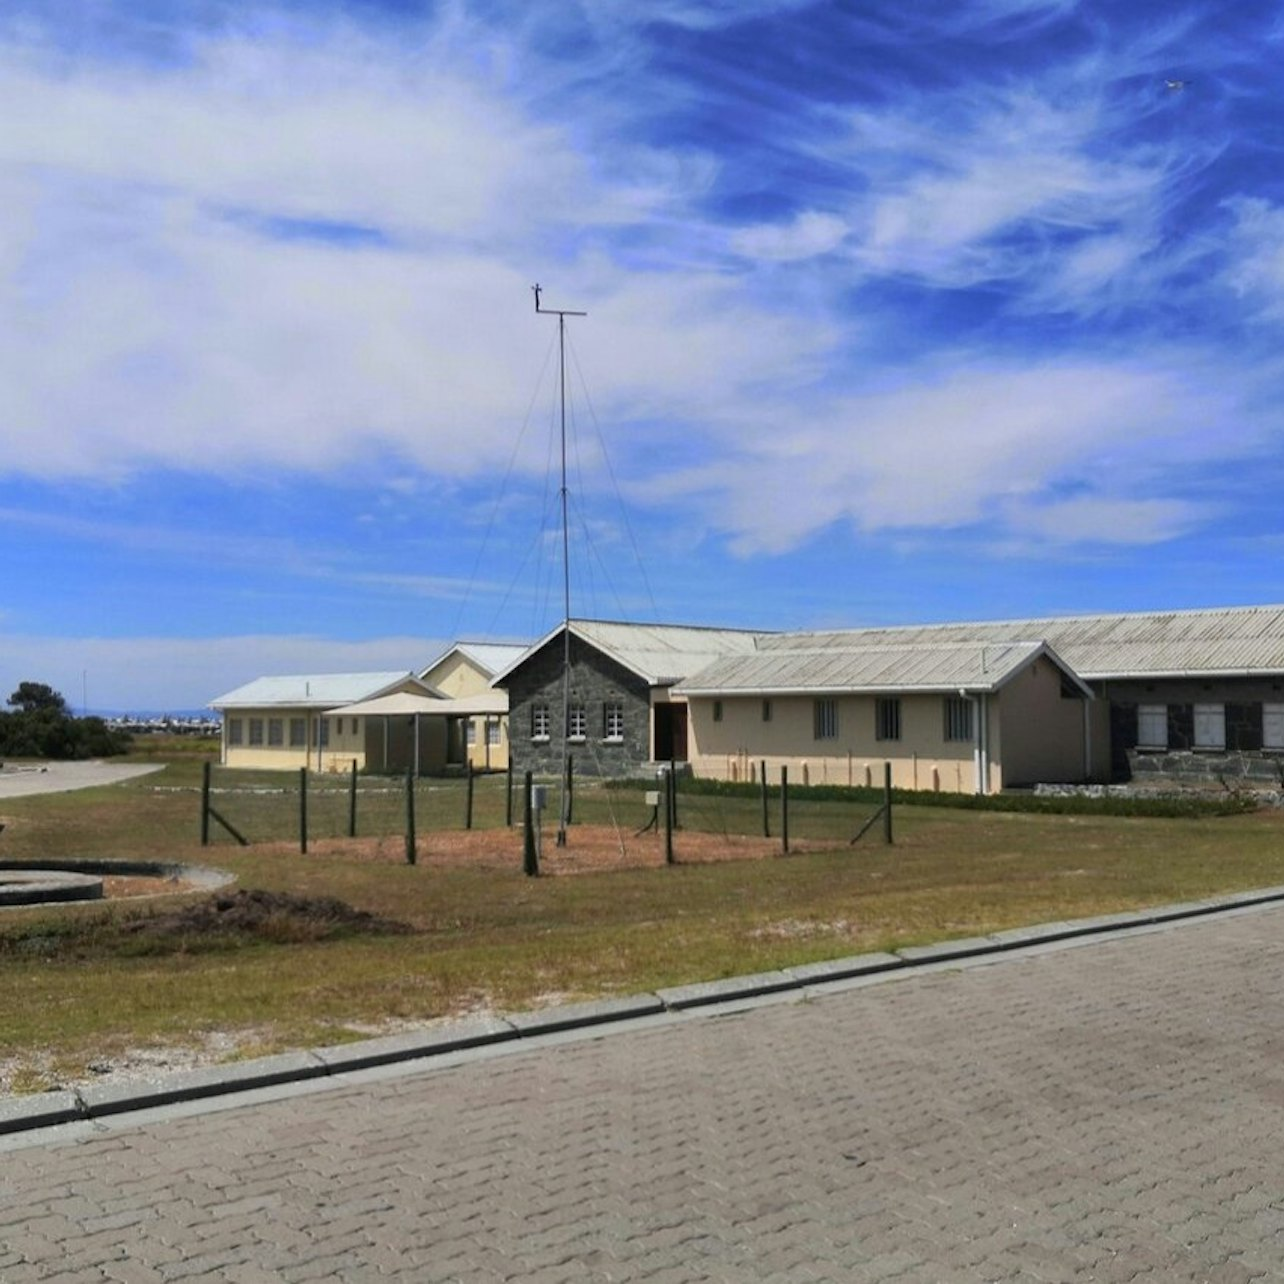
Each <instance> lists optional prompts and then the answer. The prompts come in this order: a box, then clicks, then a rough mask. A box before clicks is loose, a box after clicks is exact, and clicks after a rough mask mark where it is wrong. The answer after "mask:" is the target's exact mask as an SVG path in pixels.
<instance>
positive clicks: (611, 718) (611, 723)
mask: <svg viewBox="0 0 1284 1284" xmlns="http://www.w3.org/2000/svg"><path fill="white" fill-rule="evenodd" d="M602 734H603V735H604V736H605V737H606V738H607V739H608V740H623V739H624V702H623V701H622V700H608V701H607V702H606V703H605V704H604V705H603V706H602Z"/></svg>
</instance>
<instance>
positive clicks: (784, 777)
mask: <svg viewBox="0 0 1284 1284" xmlns="http://www.w3.org/2000/svg"><path fill="white" fill-rule="evenodd" d="M780 850H781V851H782V852H784V853H785V855H786V856H787V855H788V854H789V768H788V767H784V766H782V767H781V768H780Z"/></svg>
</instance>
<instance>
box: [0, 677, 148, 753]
mask: <svg viewBox="0 0 1284 1284" xmlns="http://www.w3.org/2000/svg"><path fill="white" fill-rule="evenodd" d="M129 745H130V737H129V736H128V735H127V734H125V733H124V732H122V731H113V730H112V729H111V728H110V727H108V726H107V724H106V723H105V722H104V721H103V720H102V719H101V718H77V717H74V716H73V715H72V713H71V711H70V710H69V709H68V708H67V701H66V700H64V699H63V697H62V696H61V695H60V694H59V693H58V692H57V691H55V690H54V689H53V687H51V686H48V685H46V684H45V683H43V682H20V683H18V689H17V690H16V691H14V693H13V694H12V695H11V696H10V697H9V710H8V711H5V710H2V709H0V754H9V755H11V756H13V757H15V758H105V757H108V756H110V755H112V754H118V753H125V752H126V751H127V750H128V749H129Z"/></svg>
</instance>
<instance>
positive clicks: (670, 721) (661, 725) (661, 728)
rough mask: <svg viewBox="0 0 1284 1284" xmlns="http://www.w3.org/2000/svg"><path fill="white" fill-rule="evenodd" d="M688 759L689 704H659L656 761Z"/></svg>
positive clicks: (656, 707)
mask: <svg viewBox="0 0 1284 1284" xmlns="http://www.w3.org/2000/svg"><path fill="white" fill-rule="evenodd" d="M670 759H673V760H674V761H676V762H686V760H687V706H686V705H685V704H657V705H656V706H655V760H656V762H668V761H669V760H670Z"/></svg>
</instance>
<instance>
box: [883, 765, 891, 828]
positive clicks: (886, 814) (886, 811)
mask: <svg viewBox="0 0 1284 1284" xmlns="http://www.w3.org/2000/svg"><path fill="white" fill-rule="evenodd" d="M891 841H892V764H891V763H890V762H885V763H883V842H885V843H888V844H890V843H891Z"/></svg>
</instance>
